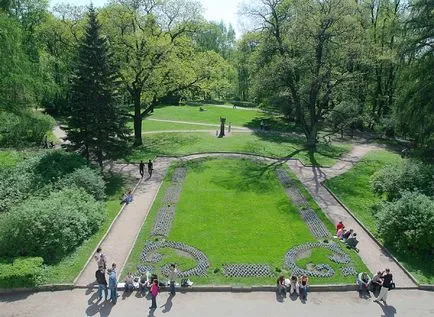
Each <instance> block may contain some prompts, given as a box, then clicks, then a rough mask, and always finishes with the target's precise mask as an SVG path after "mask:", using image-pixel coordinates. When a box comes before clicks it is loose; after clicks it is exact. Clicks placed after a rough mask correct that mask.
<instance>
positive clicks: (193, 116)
mask: <svg viewBox="0 0 434 317" xmlns="http://www.w3.org/2000/svg"><path fill="white" fill-rule="evenodd" d="M201 107H202V108H203V109H205V111H199V108H200V107H199V106H162V107H158V108H156V109H155V111H154V113H153V114H151V115H150V116H149V118H153V119H164V120H176V121H188V122H197V123H211V124H220V117H223V118H226V124H229V122H231V123H232V126H241V127H248V128H252V129H258V128H260V125H261V121H263V122H264V124H265V125H267V126H269V129H270V130H277V131H295V130H296V128H295V125H294V123H289V122H285V121H284V120H282V117H281V116H276V115H271V114H267V113H264V112H262V111H259V110H258V111H255V110H243V109H232V108H222V107H218V106H213V105H204V106H201ZM146 124H147V120H146V119H145V120H144V121H143V128H144V129H145V126H146Z"/></svg>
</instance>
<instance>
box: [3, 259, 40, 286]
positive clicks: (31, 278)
mask: <svg viewBox="0 0 434 317" xmlns="http://www.w3.org/2000/svg"><path fill="white" fill-rule="evenodd" d="M43 261H44V260H43V259H42V258H41V257H35V258H17V259H15V260H14V262H13V263H0V288H13V287H32V286H36V285H38V284H41V281H42V274H43V268H42V263H43Z"/></svg>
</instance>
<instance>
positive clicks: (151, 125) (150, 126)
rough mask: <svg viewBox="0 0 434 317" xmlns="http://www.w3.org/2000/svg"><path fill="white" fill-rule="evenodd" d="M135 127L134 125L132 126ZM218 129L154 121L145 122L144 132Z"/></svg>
mask: <svg viewBox="0 0 434 317" xmlns="http://www.w3.org/2000/svg"><path fill="white" fill-rule="evenodd" d="M130 126H131V128H132V127H133V125H132V123H131V124H130ZM216 129H218V125H216V126H209V125H202V124H200V123H195V124H187V123H175V122H164V121H153V120H143V123H142V132H149V131H169V130H187V131H188V130H212V131H215V130H216Z"/></svg>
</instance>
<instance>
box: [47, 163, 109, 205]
mask: <svg viewBox="0 0 434 317" xmlns="http://www.w3.org/2000/svg"><path fill="white" fill-rule="evenodd" d="M54 186H55V187H56V188H59V189H62V188H67V187H77V188H82V189H84V190H85V191H86V192H87V193H88V194H89V195H92V196H93V198H95V199H96V200H101V201H102V200H104V198H105V182H104V179H103V178H102V177H101V174H100V173H98V172H97V171H96V170H95V169H91V168H90V167H87V166H86V167H82V168H77V169H76V170H74V171H73V172H72V173H70V174H68V175H66V176H65V177H63V178H62V179H60V180H59V181H58V182H57V183H56V184H55V185H54Z"/></svg>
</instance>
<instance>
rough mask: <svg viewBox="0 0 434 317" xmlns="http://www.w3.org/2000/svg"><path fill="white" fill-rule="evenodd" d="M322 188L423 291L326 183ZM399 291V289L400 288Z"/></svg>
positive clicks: (431, 287)
mask: <svg viewBox="0 0 434 317" xmlns="http://www.w3.org/2000/svg"><path fill="white" fill-rule="evenodd" d="M320 184H321V186H322V187H324V188H325V189H326V190H327V191H328V192H329V194H330V195H332V196H333V198H334V199H336V201H337V202H338V203H339V204H340V205H341V206H342V207H343V208H344V209H345V210H346V211H347V212H348V214H349V215H350V216H351V217H353V218H354V220H355V221H356V222H357V223H358V224H359V225H360V226H361V227H362V228H363V230H365V231H366V233H367V234H368V235H369V236H370V237H371V239H372V240H374V241H375V243H376V244H377V245H378V246H379V247H380V248H381V249H382V250H383V251H385V253H386V254H387V255H388V256H389V257H391V258H392V259H393V261H394V262H395V263H396V264H397V265H398V266H399V267H400V268H401V269H402V270H403V271H404V273H405V274H407V276H408V277H409V278H410V279H411V280H412V281H413V283H415V284H416V285H417V287H416V288H419V289H423V288H421V284H420V283H419V282H418V280H417V279H416V278H415V277H414V276H413V275H412V274H411V273H410V272H409V271H407V269H406V268H405V267H404V266H403V265H402V264H401V263H400V262H399V261H398V259H396V258H395V257H394V256H393V255H392V253H390V251H389V250H388V249H387V248H385V247H384V246H383V245H382V244H381V243H380V241H378V240H377V238H376V237H375V236H374V235H373V234H372V233H371V231H369V230H368V228H366V227H365V225H364V224H363V223H362V222H361V221H360V220H359V219H358V218H357V217H356V216H355V215H354V213H353V212H352V211H351V210H350V209H349V208H348V207H347V206H346V205H345V204H344V203H343V202H342V201H341V200H340V199H339V198H338V197H337V196H336V195H335V194H334V193H333V192H332V191H331V190H330V188H328V187H327V186H326V185H325V184H324V181H322V182H320ZM423 286H424V287H426V288H424V289H431V290H434V285H428V284H426V285H423ZM397 288H398V287H397ZM398 289H399V288H398Z"/></svg>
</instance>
